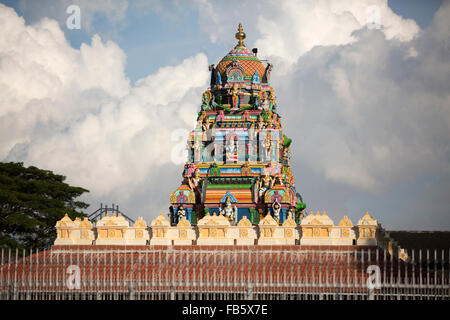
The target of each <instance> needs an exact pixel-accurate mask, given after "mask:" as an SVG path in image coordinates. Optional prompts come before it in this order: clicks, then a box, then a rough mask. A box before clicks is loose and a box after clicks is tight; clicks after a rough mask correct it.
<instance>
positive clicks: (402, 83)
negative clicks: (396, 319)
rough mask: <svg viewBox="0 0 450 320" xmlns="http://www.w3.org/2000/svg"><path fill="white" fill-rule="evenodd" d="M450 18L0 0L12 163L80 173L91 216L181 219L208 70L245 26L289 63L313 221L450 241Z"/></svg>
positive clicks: (421, 11)
mask: <svg viewBox="0 0 450 320" xmlns="http://www.w3.org/2000/svg"><path fill="white" fill-rule="evenodd" d="M74 4H75V5H77V6H78V7H79V8H80V13H81V19H80V21H81V25H80V27H81V28H80V29H71V28H69V27H68V24H67V20H68V19H69V20H70V21H73V20H71V19H70V16H71V14H72V11H70V10H69V13H67V9H68V7H69V6H71V5H74ZM449 21H450V1H443V2H441V1H431V0H428V1H422V0H408V1H406V0H405V1H401V0H393V1H386V0H385V1H383V0H367V1H362V0H353V1H352V0H349V1H326V0H321V1H312V0H311V1H309V0H304V1H288V0H286V1H282V2H279V1H260V0H257V1H256V0H255V1H245V2H244V1H226V2H225V1H206V0H191V1H181V0H172V1H163V0H152V1H139V0H137V1H127V0H103V1H95V2H93V1H89V0H78V1H77V0H61V1H53V0H40V1H31V0H30V1H26V0H23V1H20V0H19V1H6V0H0V30H1V31H0V92H1V94H0V160H2V161H23V162H24V163H25V164H26V165H35V166H38V167H41V168H45V169H50V170H53V171H55V172H57V173H61V174H64V175H66V176H67V181H68V182H69V183H71V184H73V185H78V186H82V187H85V188H87V189H89V190H90V193H89V194H88V195H86V196H85V197H83V200H85V201H87V202H89V203H91V207H90V209H89V210H88V211H89V212H91V211H94V210H95V209H96V208H97V207H98V206H99V205H100V203H101V202H103V203H108V204H111V203H115V204H119V205H120V207H121V209H122V210H123V211H124V212H125V213H126V214H127V215H129V216H131V217H133V218H137V217H138V216H143V217H144V219H146V220H147V221H148V222H149V221H150V220H151V219H153V218H154V217H156V216H157V215H158V214H159V212H160V211H163V212H167V210H168V209H167V208H168V200H169V195H170V192H171V191H172V190H173V189H175V188H177V187H178V185H179V183H180V181H181V171H182V168H183V163H182V161H180V156H179V155H180V149H181V147H182V146H183V145H184V143H185V141H184V140H183V139H184V136H185V134H186V132H187V130H190V129H192V128H193V126H194V123H195V117H196V113H197V112H198V110H199V106H200V102H201V93H202V92H203V91H204V90H205V89H206V87H207V85H208V79H209V72H208V65H209V64H212V63H214V64H217V63H218V62H219V61H220V59H221V58H222V57H223V56H224V55H225V54H226V53H227V52H228V51H229V50H230V49H231V48H232V47H233V46H234V45H235V42H236V40H235V39H234V33H235V32H236V27H237V24H238V23H240V22H241V23H242V24H243V26H244V31H245V32H246V34H247V38H246V40H245V43H246V45H247V47H248V48H253V47H257V48H258V55H259V57H261V58H264V59H269V60H270V61H271V62H272V63H273V64H274V70H273V71H272V80H271V81H272V86H273V87H274V88H275V91H276V96H277V99H278V104H279V112H280V114H281V116H282V121H283V127H284V130H285V132H286V134H287V135H288V136H289V137H291V138H293V145H292V148H291V149H292V153H293V155H292V161H291V163H292V166H293V172H294V176H295V178H296V186H297V190H299V192H300V193H301V194H302V195H303V198H304V200H305V202H306V203H307V210H308V211H309V210H313V211H318V210H320V211H327V213H328V215H329V216H330V217H331V218H333V219H334V221H335V223H337V222H338V221H339V220H340V219H341V218H342V216H343V215H348V216H349V217H350V219H351V220H352V221H353V223H356V222H357V220H358V218H360V217H361V216H362V215H363V214H364V213H365V211H367V210H368V211H369V212H370V213H371V214H372V216H373V217H375V218H376V219H378V220H379V221H380V222H381V223H382V224H383V226H384V227H385V228H387V229H407V230H450V145H449V138H450V58H449V57H450V23H449ZM69 26H70V25H69Z"/></svg>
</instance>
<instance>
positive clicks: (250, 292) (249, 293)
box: [247, 282, 253, 300]
mask: <svg viewBox="0 0 450 320" xmlns="http://www.w3.org/2000/svg"><path fill="white" fill-rule="evenodd" d="M247 300H253V286H252V284H251V283H250V282H249V283H248V286H247Z"/></svg>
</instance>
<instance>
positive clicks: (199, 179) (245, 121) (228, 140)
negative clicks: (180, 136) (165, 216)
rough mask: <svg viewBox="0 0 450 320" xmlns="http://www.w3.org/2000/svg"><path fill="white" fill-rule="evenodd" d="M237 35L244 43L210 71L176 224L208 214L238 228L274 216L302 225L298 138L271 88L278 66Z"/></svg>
mask: <svg viewBox="0 0 450 320" xmlns="http://www.w3.org/2000/svg"><path fill="white" fill-rule="evenodd" d="M235 37H236V39H237V40H238V43H237V45H236V46H235V47H234V48H233V49H232V50H231V51H230V52H229V53H228V54H227V55H226V56H225V57H224V58H223V59H222V60H221V61H220V62H219V64H218V65H217V66H215V65H214V64H213V65H210V66H209V70H210V71H211V81H210V86H209V87H208V88H207V90H206V91H205V92H204V93H203V95H202V103H201V107H200V111H199V113H198V117H197V124H196V127H195V129H194V130H192V131H191V132H190V134H189V137H188V141H187V148H188V161H187V162H186V164H185V166H184V169H183V172H182V177H183V179H182V182H181V185H180V186H179V187H178V189H176V190H175V191H173V192H172V194H171V195H170V203H171V207H170V218H171V223H172V224H176V223H177V222H178V221H179V219H181V217H183V216H185V217H186V219H187V220H189V221H190V222H191V223H192V224H196V223H197V221H198V220H199V219H201V218H202V217H204V216H205V215H208V214H210V215H213V214H215V215H217V214H222V215H224V216H226V217H227V218H228V219H229V220H230V221H232V222H233V221H234V222H238V221H239V220H240V219H242V218H243V217H244V216H246V217H247V218H248V219H249V220H250V221H251V222H252V223H253V224H257V223H258V222H259V221H260V219H261V218H262V217H264V216H266V215H267V214H271V215H272V217H273V218H274V219H275V220H277V221H278V223H280V224H281V223H283V221H284V220H285V219H286V218H287V217H288V216H289V215H290V216H291V217H292V218H293V219H294V220H295V221H296V222H297V224H298V223H299V219H300V217H301V216H302V214H303V211H304V209H305V207H306V205H305V203H304V202H303V200H302V197H301V196H300V194H299V193H298V192H297V191H296V188H295V181H294V177H293V175H292V171H291V167H290V145H291V142H292V140H291V139H289V138H288V137H287V136H286V135H285V134H284V132H283V129H282V125H281V116H280V114H279V113H278V107H277V103H276V97H275V91H274V89H273V88H272V87H271V85H270V73H271V71H272V68H273V65H272V64H271V63H268V62H267V63H266V65H264V64H263V62H262V61H261V60H260V59H258V57H257V49H253V50H252V51H249V50H248V49H247V47H246V46H245V44H244V39H245V33H244V32H243V30H242V25H241V24H239V27H238V32H237V33H236V35H235Z"/></svg>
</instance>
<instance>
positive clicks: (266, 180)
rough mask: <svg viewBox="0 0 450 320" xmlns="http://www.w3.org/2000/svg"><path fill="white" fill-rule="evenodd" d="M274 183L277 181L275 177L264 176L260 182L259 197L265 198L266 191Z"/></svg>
mask: <svg viewBox="0 0 450 320" xmlns="http://www.w3.org/2000/svg"><path fill="white" fill-rule="evenodd" d="M274 183H275V178H273V177H271V176H269V175H266V176H263V177H262V179H261V181H260V182H259V184H260V185H259V198H263V197H264V193H265V192H266V191H267V190H269V189H271V188H272V187H273V185H274Z"/></svg>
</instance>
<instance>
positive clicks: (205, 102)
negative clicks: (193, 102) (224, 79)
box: [201, 91, 212, 110]
mask: <svg viewBox="0 0 450 320" xmlns="http://www.w3.org/2000/svg"><path fill="white" fill-rule="evenodd" d="M211 98H212V94H211V91H205V92H203V95H202V106H201V108H202V110H211V106H210V104H211Z"/></svg>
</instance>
